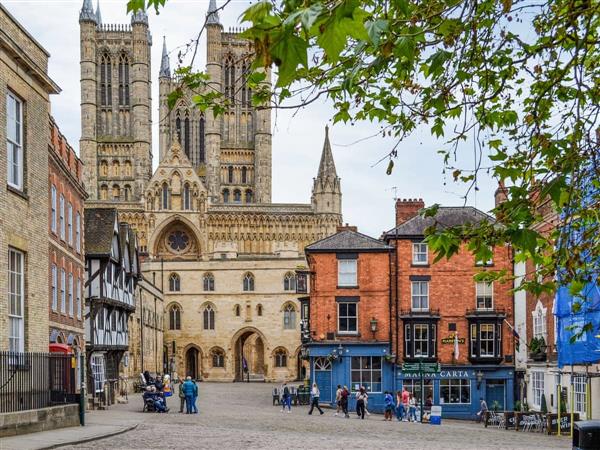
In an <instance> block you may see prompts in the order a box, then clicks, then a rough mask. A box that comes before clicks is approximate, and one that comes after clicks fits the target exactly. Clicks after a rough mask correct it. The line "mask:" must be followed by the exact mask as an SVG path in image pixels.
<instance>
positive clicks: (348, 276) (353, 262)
mask: <svg viewBox="0 0 600 450" xmlns="http://www.w3.org/2000/svg"><path fill="white" fill-rule="evenodd" d="M338 286H342V287H357V286H358V259H338Z"/></svg>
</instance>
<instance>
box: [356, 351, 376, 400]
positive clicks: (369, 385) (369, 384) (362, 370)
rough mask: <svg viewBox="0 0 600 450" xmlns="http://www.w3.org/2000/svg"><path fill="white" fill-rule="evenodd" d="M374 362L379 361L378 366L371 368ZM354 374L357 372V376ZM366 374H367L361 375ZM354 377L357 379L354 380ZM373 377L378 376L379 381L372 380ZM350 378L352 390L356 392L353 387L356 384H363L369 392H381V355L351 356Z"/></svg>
mask: <svg viewBox="0 0 600 450" xmlns="http://www.w3.org/2000/svg"><path fill="white" fill-rule="evenodd" d="M374 362H378V363H379V364H378V365H379V368H373V365H374V364H373V363H374ZM355 363H358V364H355ZM356 366H358V367H356ZM365 366H366V367H365ZM355 374H358V377H355V376H354V375H355ZM366 374H368V375H369V376H368V377H365V376H363V375H366ZM355 378H358V380H355ZM373 378H378V379H379V380H381V381H373ZM350 380H351V384H352V387H351V390H352V392H356V389H355V388H356V385H357V384H358V385H360V386H365V387H366V389H367V392H368V393H369V394H371V393H379V392H382V388H383V358H382V357H381V356H352V359H351V361H350ZM367 380H370V381H367ZM357 381H358V382H357Z"/></svg>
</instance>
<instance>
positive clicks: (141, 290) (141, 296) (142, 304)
mask: <svg viewBox="0 0 600 450" xmlns="http://www.w3.org/2000/svg"><path fill="white" fill-rule="evenodd" d="M140 341H141V342H140V350H141V357H142V373H144V290H143V289H140Z"/></svg>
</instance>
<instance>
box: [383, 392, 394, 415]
mask: <svg viewBox="0 0 600 450" xmlns="http://www.w3.org/2000/svg"><path fill="white" fill-rule="evenodd" d="M383 403H384V405H385V410H384V415H383V420H390V421H391V420H392V411H393V410H394V397H392V394H390V393H389V392H388V391H385V395H384V397H383Z"/></svg>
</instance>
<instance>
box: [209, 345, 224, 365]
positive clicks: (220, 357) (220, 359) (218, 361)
mask: <svg viewBox="0 0 600 450" xmlns="http://www.w3.org/2000/svg"><path fill="white" fill-rule="evenodd" d="M212 366H213V367H216V368H222V367H225V352H224V351H223V350H221V349H220V348H216V349H214V350H213V351H212Z"/></svg>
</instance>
